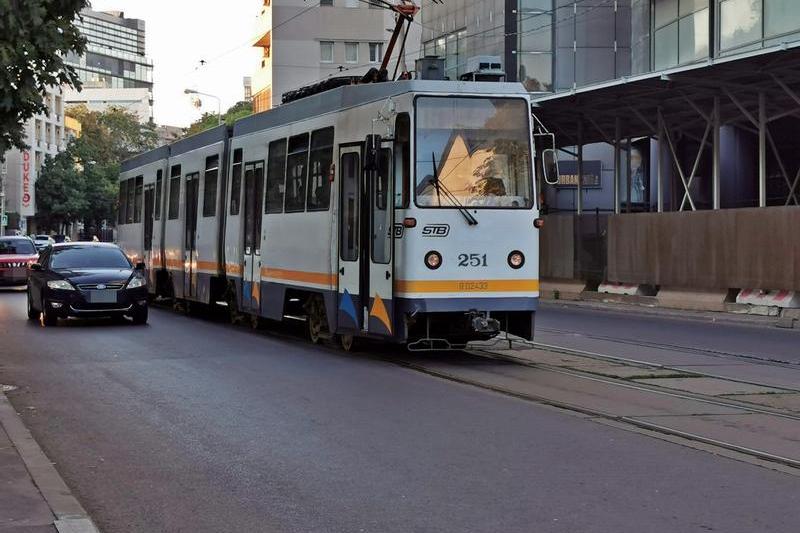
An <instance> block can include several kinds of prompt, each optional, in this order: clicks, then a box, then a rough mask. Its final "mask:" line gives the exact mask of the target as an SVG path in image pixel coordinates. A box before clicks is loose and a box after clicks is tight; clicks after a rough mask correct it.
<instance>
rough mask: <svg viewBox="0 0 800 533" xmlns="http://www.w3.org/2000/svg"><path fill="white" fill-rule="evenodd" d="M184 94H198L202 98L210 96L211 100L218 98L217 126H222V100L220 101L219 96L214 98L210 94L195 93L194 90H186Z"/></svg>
mask: <svg viewBox="0 0 800 533" xmlns="http://www.w3.org/2000/svg"><path fill="white" fill-rule="evenodd" d="M183 94H198V95H200V96H208V97H209V98H216V99H217V125H220V124H222V100H220V98H219V96H214V95H213V94H208V93H201V92H200V91H195V90H194V89H184V90H183Z"/></svg>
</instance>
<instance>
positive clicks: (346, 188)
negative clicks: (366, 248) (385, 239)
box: [339, 152, 360, 261]
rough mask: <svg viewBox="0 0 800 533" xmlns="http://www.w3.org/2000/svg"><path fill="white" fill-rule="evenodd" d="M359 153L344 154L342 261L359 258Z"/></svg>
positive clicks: (342, 172) (341, 225)
mask: <svg viewBox="0 0 800 533" xmlns="http://www.w3.org/2000/svg"><path fill="white" fill-rule="evenodd" d="M358 167H359V160H358V154H356V153H353V152H350V153H346V154H343V155H342V164H341V176H342V199H341V202H342V204H341V211H342V218H341V224H340V227H339V231H340V234H339V255H340V257H341V258H342V261H356V260H357V259H358V198H359V194H358V188H359V175H360V173H359V168H358Z"/></svg>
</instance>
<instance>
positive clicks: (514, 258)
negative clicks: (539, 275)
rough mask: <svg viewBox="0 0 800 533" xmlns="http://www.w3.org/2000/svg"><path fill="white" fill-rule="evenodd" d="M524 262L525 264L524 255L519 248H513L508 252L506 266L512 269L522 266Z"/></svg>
mask: <svg viewBox="0 0 800 533" xmlns="http://www.w3.org/2000/svg"><path fill="white" fill-rule="evenodd" d="M524 264H525V256H524V255H523V253H522V252H520V251H519V250H514V251H513V252H511V253H510V254H508V266H510V267H511V268H513V269H514V270H516V269H518V268H522V265H524Z"/></svg>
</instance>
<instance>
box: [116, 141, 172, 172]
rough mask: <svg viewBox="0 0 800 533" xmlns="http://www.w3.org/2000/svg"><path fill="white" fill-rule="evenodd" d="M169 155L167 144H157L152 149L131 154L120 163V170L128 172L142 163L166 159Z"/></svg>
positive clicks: (142, 164) (146, 163) (141, 165)
mask: <svg viewBox="0 0 800 533" xmlns="http://www.w3.org/2000/svg"><path fill="white" fill-rule="evenodd" d="M168 157H169V146H167V145H164V146H159V147H158V148H154V149H153V150H150V151H147V152H144V153H141V154H139V155H136V156H133V157H131V158H130V159H126V160H125V161H123V162H122V163H120V169H119V170H120V172H128V171H129V170H133V169H134V168H139V167H143V166H144V165H149V164H150V163H155V162H156V161H159V160H161V159H167V158H168Z"/></svg>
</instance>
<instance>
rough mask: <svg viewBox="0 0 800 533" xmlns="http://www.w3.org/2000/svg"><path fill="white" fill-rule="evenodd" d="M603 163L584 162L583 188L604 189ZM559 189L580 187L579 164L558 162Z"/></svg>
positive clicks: (575, 162)
mask: <svg viewBox="0 0 800 533" xmlns="http://www.w3.org/2000/svg"><path fill="white" fill-rule="evenodd" d="M602 172H603V162H602V161H594V160H592V161H584V162H583V179H582V180H581V187H583V188H589V189H599V188H600V187H602V179H601V177H602ZM558 187H564V188H576V187H578V162H577V161H559V162H558Z"/></svg>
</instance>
